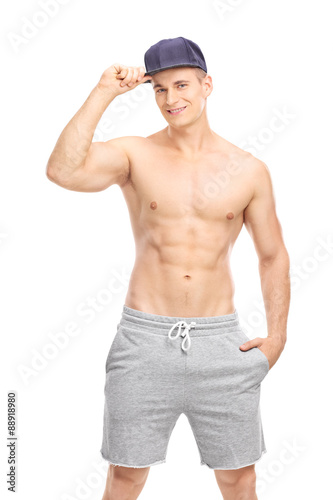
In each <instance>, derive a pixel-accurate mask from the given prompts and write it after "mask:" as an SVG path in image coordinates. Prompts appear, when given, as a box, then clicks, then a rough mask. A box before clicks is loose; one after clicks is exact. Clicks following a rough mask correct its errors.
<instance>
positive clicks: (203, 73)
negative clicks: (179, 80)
mask: <svg viewBox="0 0 333 500" xmlns="http://www.w3.org/2000/svg"><path fill="white" fill-rule="evenodd" d="M194 69H195V73H196V75H197V78H198V80H199V82H200V83H201V82H202V80H203V79H204V78H205V76H206V75H207V73H206V71H204V70H203V69H201V68H194Z"/></svg>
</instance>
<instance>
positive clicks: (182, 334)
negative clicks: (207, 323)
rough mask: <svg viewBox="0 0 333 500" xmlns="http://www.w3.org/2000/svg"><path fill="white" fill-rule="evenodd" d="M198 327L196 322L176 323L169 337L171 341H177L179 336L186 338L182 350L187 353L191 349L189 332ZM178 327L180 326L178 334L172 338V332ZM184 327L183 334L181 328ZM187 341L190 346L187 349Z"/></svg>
mask: <svg viewBox="0 0 333 500" xmlns="http://www.w3.org/2000/svg"><path fill="white" fill-rule="evenodd" d="M195 325H196V322H195V321H191V323H190V324H188V323H186V321H183V320H182V321H177V323H175V324H174V325H173V326H172V327H171V328H170V330H169V333H168V337H169V339H171V340H175V339H177V338H178V337H179V335H181V336H182V337H184V340H183V342H182V349H183V351H187V350H188V349H189V348H190V347H191V339H190V335H189V331H190V329H191V328H193V327H194V326H195ZM176 326H178V332H177V334H176V335H174V336H172V335H171V333H172V331H173V330H174V328H176ZM182 327H184V328H185V330H184V331H183V332H182V333H181V332H180V331H181V328H182ZM186 341H187V343H188V346H187V347H185V344H186Z"/></svg>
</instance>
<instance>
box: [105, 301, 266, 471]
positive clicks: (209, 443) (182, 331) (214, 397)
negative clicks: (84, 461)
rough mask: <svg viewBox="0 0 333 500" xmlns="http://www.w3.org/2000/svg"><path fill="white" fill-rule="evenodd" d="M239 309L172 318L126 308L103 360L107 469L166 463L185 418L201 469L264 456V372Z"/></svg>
mask: <svg viewBox="0 0 333 500" xmlns="http://www.w3.org/2000/svg"><path fill="white" fill-rule="evenodd" d="M247 340H249V337H247V335H246V334H245V333H244V331H243V330H242V328H241V327H240V323H239V318H238V312H237V310H235V311H234V312H233V313H232V314H226V315H223V316H210V317H193V318H188V317H187V318H186V317H174V316H161V315H157V314H151V313H146V312H143V311H139V310H136V309H131V308H130V307H128V306H126V305H124V306H123V311H122V316H121V319H120V323H119V324H118V325H117V332H116V335H115V337H114V338H113V341H112V344H111V347H110V350H109V353H108V356H107V359H106V363H105V372H106V380H105V387H104V395H105V403H104V422H103V440H102V447H101V449H100V453H101V455H102V457H103V458H104V459H105V460H107V461H108V462H109V463H110V464H113V465H120V466H124V467H149V466H151V465H156V464H160V463H163V462H166V455H167V448H168V443H169V440H170V436H171V433H172V430H173V428H174V426H175V424H176V422H177V420H178V418H179V416H180V415H181V414H182V413H184V414H185V415H186V417H187V419H188V421H189V423H190V426H191V429H192V432H193V434H194V437H195V440H196V443H197V446H198V451H199V456H200V463H201V465H207V466H208V467H209V468H210V469H238V468H240V467H245V466H247V465H250V464H253V463H255V462H257V461H258V460H259V459H260V458H261V456H262V454H263V453H265V452H266V447H265V441H264V435H263V429H262V422H261V415H260V387H261V385H260V384H261V382H262V380H263V379H264V378H265V376H266V375H267V373H268V371H269V363H268V359H267V358H266V356H265V355H264V353H263V352H262V351H261V350H260V349H259V348H257V347H254V348H252V349H250V350H249V351H244V352H243V351H241V350H240V349H239V346H240V345H242V344H243V343H244V342H246V341H247Z"/></svg>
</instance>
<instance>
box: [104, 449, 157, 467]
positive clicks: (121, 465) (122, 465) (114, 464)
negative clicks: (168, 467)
mask: <svg viewBox="0 0 333 500" xmlns="http://www.w3.org/2000/svg"><path fill="white" fill-rule="evenodd" d="M100 454H101V457H102V458H103V459H104V460H106V461H107V462H108V463H109V465H113V466H114V467H133V468H134V469H142V468H143V467H151V466H152V465H158V464H163V463H165V462H166V459H165V458H164V459H163V460H158V461H157V462H153V463H151V464H147V465H128V464H123V463H120V462H118V463H115V462H111V460H109V459H108V458H106V457H105V456H104V455H103V453H102V452H101V451H100Z"/></svg>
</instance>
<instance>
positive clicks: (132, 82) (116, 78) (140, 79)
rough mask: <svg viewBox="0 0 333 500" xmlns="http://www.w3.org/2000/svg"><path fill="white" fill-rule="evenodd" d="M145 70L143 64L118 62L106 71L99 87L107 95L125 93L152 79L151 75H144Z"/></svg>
mask: <svg viewBox="0 0 333 500" xmlns="http://www.w3.org/2000/svg"><path fill="white" fill-rule="evenodd" d="M145 72H146V70H145V68H144V67H143V66H137V67H133V66H124V65H123V64H118V63H116V64H113V65H112V66H110V67H109V68H108V69H106V70H105V71H104V73H103V74H102V76H101V78H100V81H99V82H98V84H97V87H98V88H99V89H101V90H102V91H103V92H104V93H105V94H107V95H108V94H110V95H111V96H117V95H119V94H124V93H125V92H128V91H129V90H132V89H134V88H135V87H137V86H138V85H140V84H141V83H144V82H146V81H147V80H150V79H151V76H149V75H147V76H144V74H145Z"/></svg>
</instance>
